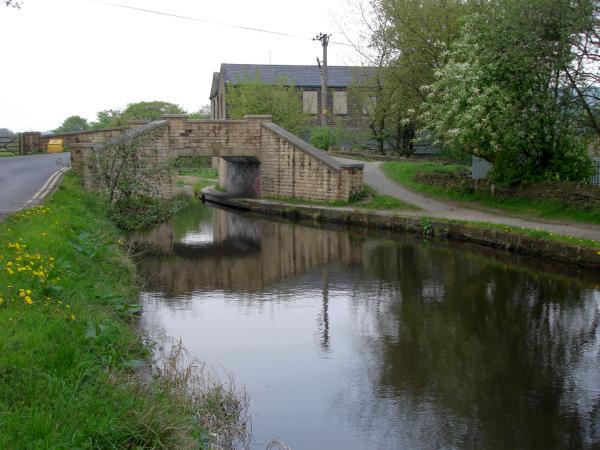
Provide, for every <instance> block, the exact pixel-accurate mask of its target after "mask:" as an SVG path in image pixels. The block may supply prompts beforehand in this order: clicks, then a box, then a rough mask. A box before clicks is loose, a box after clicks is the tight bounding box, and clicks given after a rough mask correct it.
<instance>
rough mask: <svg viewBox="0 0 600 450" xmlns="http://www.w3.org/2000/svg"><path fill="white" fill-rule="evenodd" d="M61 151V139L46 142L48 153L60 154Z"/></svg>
mask: <svg viewBox="0 0 600 450" xmlns="http://www.w3.org/2000/svg"><path fill="white" fill-rule="evenodd" d="M63 149H64V148H63V140H62V139H50V140H49V141H48V153H60V152H62V151H63Z"/></svg>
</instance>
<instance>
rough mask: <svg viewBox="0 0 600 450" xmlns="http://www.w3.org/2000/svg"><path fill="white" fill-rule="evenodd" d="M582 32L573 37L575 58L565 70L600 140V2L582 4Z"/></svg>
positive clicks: (580, 27)
mask: <svg viewBox="0 0 600 450" xmlns="http://www.w3.org/2000/svg"><path fill="white" fill-rule="evenodd" d="M578 6H579V8H578V9H579V11H580V12H581V14H579V15H577V16H576V17H574V18H573V19H576V20H578V21H579V24H578V25H579V26H578V27H577V28H578V29H579V33H578V34H576V35H574V36H572V39H571V42H572V46H571V47H570V50H571V52H572V58H570V63H569V64H568V65H567V66H566V67H565V68H564V73H565V77H566V82H567V85H568V86H569V87H568V90H569V91H570V92H572V94H573V95H574V97H575V99H576V100H577V102H578V103H579V106H580V107H581V108H582V110H583V115H584V123H585V125H586V126H587V127H588V128H589V129H590V130H591V131H592V132H593V133H595V135H596V137H597V138H598V139H600V118H599V117H598V115H599V108H600V70H599V68H600V2H599V1H598V0H590V1H580V2H579V5H578Z"/></svg>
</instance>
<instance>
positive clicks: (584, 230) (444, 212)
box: [338, 158, 600, 241]
mask: <svg viewBox="0 0 600 450" xmlns="http://www.w3.org/2000/svg"><path fill="white" fill-rule="evenodd" d="M338 159H339V160H340V161H343V162H357V161H355V160H350V159H342V158H338ZM364 164H365V168H364V182H365V184H368V185H369V186H371V187H372V188H373V189H375V190H376V191H377V192H379V193H381V194H385V195H389V196H391V197H396V198H398V199H400V200H403V201H405V202H408V203H412V204H413V205H416V206H418V207H419V208H421V211H416V212H410V213H409V214H410V215H421V216H427V217H437V218H446V219H455V220H471V221H478V222H479V221H480V222H490V223H498V224H503V225H509V226H515V227H524V228H531V229H534V230H544V231H548V232H551V233H556V234H563V235H567V236H574V237H578V238H583V239H592V240H597V241H600V226H598V225H588V224H579V223H577V224H575V223H572V222H565V221H556V220H547V219H537V218H536V219H533V218H523V217H517V216H510V215H506V214H507V213H505V212H503V211H494V212H492V211H489V210H486V211H482V210H478V209H473V208H470V207H468V208H467V207H464V206H462V205H459V204H457V203H454V202H451V201H447V202H446V201H440V200H436V199H433V198H431V197H427V196H425V195H423V194H419V193H417V192H414V191H411V190H409V189H407V188H405V187H404V186H401V185H400V184H398V183H395V182H394V181H392V180H390V179H389V178H388V177H387V176H386V175H385V173H383V171H382V170H381V169H380V167H379V166H380V165H381V163H380V162H365V163H364Z"/></svg>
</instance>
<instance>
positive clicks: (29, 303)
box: [25, 295, 33, 305]
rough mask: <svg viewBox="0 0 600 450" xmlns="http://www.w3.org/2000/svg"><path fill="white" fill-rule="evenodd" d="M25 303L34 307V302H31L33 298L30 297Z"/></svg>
mask: <svg viewBox="0 0 600 450" xmlns="http://www.w3.org/2000/svg"><path fill="white" fill-rule="evenodd" d="M25 303H27V304H28V305H33V300H31V297H30V296H29V295H28V296H27V297H25Z"/></svg>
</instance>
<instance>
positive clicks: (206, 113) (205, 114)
mask: <svg viewBox="0 0 600 450" xmlns="http://www.w3.org/2000/svg"><path fill="white" fill-rule="evenodd" d="M188 118H190V119H210V105H202V107H201V108H200V109H199V110H198V111H195V112H193V113H190V114H188Z"/></svg>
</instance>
